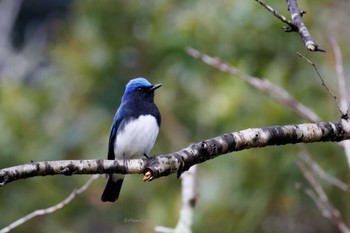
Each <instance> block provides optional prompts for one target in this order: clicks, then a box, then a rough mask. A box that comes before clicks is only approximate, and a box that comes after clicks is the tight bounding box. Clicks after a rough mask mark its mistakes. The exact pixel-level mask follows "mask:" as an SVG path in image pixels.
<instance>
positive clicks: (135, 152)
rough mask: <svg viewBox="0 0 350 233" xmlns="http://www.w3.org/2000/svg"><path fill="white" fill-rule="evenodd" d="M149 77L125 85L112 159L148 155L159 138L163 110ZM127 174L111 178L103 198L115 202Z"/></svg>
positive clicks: (111, 145) (110, 149)
mask: <svg viewBox="0 0 350 233" xmlns="http://www.w3.org/2000/svg"><path fill="white" fill-rule="evenodd" d="M161 86H162V85H161V84H155V85H152V84H151V83H150V82H148V81H147V80H146V79H145V78H135V79H132V80H130V81H129V83H128V84H127V85H126V87H125V92H124V95H123V97H122V102H121V104H120V106H119V108H118V110H117V112H116V114H115V116H114V120H113V124H112V128H111V133H110V136H109V144H108V159H111V160H114V159H139V158H142V157H143V156H146V157H147V156H148V155H149V153H150V151H151V149H152V147H153V145H154V142H155V140H156V138H157V135H158V132H159V127H160V121H161V117H160V113H159V110H158V108H157V106H156V104H155V103H154V102H153V99H154V91H155V90H156V89H157V88H159V87H161ZM123 180H124V175H121V174H113V175H110V176H109V178H108V182H107V185H106V188H105V190H104V191H103V194H102V197H101V200H102V201H104V202H105V201H110V202H114V201H116V200H117V199H118V197H119V192H120V188H121V187H122V184H123Z"/></svg>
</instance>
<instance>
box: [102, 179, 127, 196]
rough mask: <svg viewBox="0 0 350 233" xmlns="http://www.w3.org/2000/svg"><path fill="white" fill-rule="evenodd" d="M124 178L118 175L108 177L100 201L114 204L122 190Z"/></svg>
mask: <svg viewBox="0 0 350 233" xmlns="http://www.w3.org/2000/svg"><path fill="white" fill-rule="evenodd" d="M123 180H124V176H120V175H110V176H109V178H108V181H107V185H106V187H105V190H104V191H103V193H102V196H101V201H103V202H106V201H110V202H115V201H116V200H117V199H118V197H119V193H120V189H121V188H122V184H123Z"/></svg>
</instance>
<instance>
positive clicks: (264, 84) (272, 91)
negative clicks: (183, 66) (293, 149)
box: [186, 47, 320, 122]
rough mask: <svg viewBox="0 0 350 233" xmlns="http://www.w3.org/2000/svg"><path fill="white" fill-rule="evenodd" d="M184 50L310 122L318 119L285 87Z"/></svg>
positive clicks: (198, 52) (211, 58)
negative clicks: (237, 78) (240, 80)
mask: <svg viewBox="0 0 350 233" xmlns="http://www.w3.org/2000/svg"><path fill="white" fill-rule="evenodd" d="M186 52H187V53H188V54H189V55H190V56H191V57H193V58H196V59H199V60H201V61H203V62H204V63H206V64H208V65H210V66H212V67H214V68H216V69H219V70H221V71H223V72H228V73H230V74H233V75H236V76H238V77H239V78H241V79H242V80H244V81H245V82H247V83H248V84H249V85H251V86H252V87H254V88H256V89H257V90H259V91H261V92H263V93H265V94H267V95H268V96H269V97H270V98H271V99H272V100H274V101H276V102H277V103H280V104H281V105H283V106H286V107H289V108H290V109H292V110H293V111H294V112H296V113H297V114H298V115H299V116H301V117H303V118H305V119H308V120H309V121H311V122H318V121H320V117H319V116H318V115H317V114H316V113H314V112H313V111H312V110H311V109H310V108H308V107H306V106H305V105H303V104H302V103H299V102H298V101H296V100H295V99H294V98H293V97H292V96H291V95H290V94H289V93H288V92H287V91H286V90H285V89H283V88H282V87H279V86H277V85H276V84H274V83H271V82H270V81H269V80H267V79H260V78H257V77H253V76H250V75H248V74H246V73H244V72H242V71H240V70H239V69H237V68H236V67H234V66H232V65H229V64H228V63H225V62H222V61H221V60H220V59H218V58H214V57H211V56H209V55H207V54H204V53H202V52H200V51H198V50H196V49H194V48H191V47H187V48H186Z"/></svg>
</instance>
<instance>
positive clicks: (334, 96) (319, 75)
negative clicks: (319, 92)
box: [297, 52, 346, 119]
mask: <svg viewBox="0 0 350 233" xmlns="http://www.w3.org/2000/svg"><path fill="white" fill-rule="evenodd" d="M297 54H298V56H299V57H301V58H303V59H304V60H305V61H307V62H308V63H309V64H310V65H311V66H312V67H313V68H314V70H315V72H316V74H317V77H318V78H319V79H320V80H321V84H322V86H324V88H326V90H327V92H328V93H329V94H330V95H331V97H332V98H333V99H334V101H335V103H336V104H337V106H338V110H339V112H340V115H341V118H342V119H346V118H344V117H345V116H344V115H343V113H342V111H341V109H340V105H339V103H338V99H337V96H336V95H335V94H334V93H333V92H332V91H331V89H329V88H328V86H327V85H326V83H325V81H324V80H323V78H322V75H321V74H320V72H319V71H318V68H317V66H316V64H315V63H314V62H312V61H311V60H309V59H307V58H306V57H305V56H304V55H302V54H301V53H299V52H297Z"/></svg>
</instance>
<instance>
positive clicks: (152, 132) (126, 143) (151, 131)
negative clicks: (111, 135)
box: [114, 115, 159, 159]
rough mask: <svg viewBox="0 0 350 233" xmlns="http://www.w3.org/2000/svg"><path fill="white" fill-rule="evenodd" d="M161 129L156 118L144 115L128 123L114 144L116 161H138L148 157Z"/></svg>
mask: <svg viewBox="0 0 350 233" xmlns="http://www.w3.org/2000/svg"><path fill="white" fill-rule="evenodd" d="M158 131H159V127H158V124H157V120H156V118H155V117H153V116H151V115H142V116H139V118H137V119H134V120H131V121H130V122H128V123H126V125H125V126H124V128H123V130H121V132H118V134H117V138H116V141H115V143H114V154H115V155H116V159H123V157H125V158H127V159H137V158H142V157H143V156H144V154H146V155H147V156H148V155H149V152H150V151H151V149H152V147H153V145H154V142H155V140H156V138H157V135H158Z"/></svg>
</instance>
